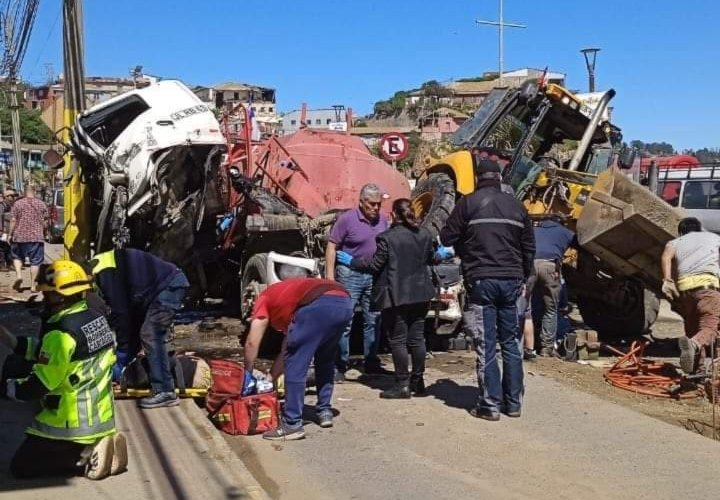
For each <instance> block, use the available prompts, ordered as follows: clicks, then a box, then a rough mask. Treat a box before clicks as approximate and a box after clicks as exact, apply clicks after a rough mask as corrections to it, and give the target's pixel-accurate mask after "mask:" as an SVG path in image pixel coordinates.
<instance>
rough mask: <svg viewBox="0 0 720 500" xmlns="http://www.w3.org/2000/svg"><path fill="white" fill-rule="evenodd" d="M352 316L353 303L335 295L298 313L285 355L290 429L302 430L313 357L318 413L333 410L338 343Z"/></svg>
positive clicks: (286, 415)
mask: <svg viewBox="0 0 720 500" xmlns="http://www.w3.org/2000/svg"><path fill="white" fill-rule="evenodd" d="M352 315H353V309H352V305H351V303H350V299H349V298H347V297H335V296H332V295H322V296H320V297H318V298H317V299H315V300H314V301H312V302H311V303H310V304H308V305H306V306H304V307H301V308H300V309H298V310H297V312H296V313H295V316H294V318H293V321H292V323H290V328H288V333H287V350H286V351H285V406H284V408H283V422H284V423H285V424H287V425H288V426H290V427H293V428H296V427H301V426H302V410H303V402H304V400H305V380H306V379H307V372H308V368H309V367H310V362H311V361H312V360H313V357H314V358H315V385H316V387H317V398H318V401H317V405H316V406H315V409H316V410H317V411H318V412H324V411H330V410H331V409H332V393H333V384H334V381H335V370H334V364H335V356H336V354H337V349H338V340H339V339H340V336H341V335H342V332H343V331H344V330H345V327H346V325H347V324H348V323H349V322H350V320H352Z"/></svg>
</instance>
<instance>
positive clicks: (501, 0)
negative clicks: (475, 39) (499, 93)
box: [475, 0, 527, 87]
mask: <svg viewBox="0 0 720 500" xmlns="http://www.w3.org/2000/svg"><path fill="white" fill-rule="evenodd" d="M503 3H504V0H498V20H497V21H483V20H481V19H476V20H475V22H476V23H477V24H485V25H489V26H497V29H498V79H499V86H500V87H502V86H503V71H504V68H503V65H504V63H505V61H504V57H505V54H504V52H505V41H504V30H505V28H523V29H524V28H527V26H526V25H524V24H518V23H506V22H505V17H504V14H503Z"/></svg>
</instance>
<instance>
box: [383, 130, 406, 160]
mask: <svg viewBox="0 0 720 500" xmlns="http://www.w3.org/2000/svg"><path fill="white" fill-rule="evenodd" d="M408 149H409V145H408V140H407V137H405V136H404V135H403V134H400V133H396V132H391V133H389V134H385V135H383V136H382V139H380V152H381V153H382V155H383V158H385V159H386V160H387V161H400V160H402V159H404V158H405V157H406V156H407V155H408Z"/></svg>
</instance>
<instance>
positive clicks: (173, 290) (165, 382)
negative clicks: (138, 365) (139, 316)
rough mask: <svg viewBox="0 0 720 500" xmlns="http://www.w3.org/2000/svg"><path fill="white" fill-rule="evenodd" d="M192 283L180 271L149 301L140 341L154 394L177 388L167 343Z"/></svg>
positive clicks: (141, 328)
mask: <svg viewBox="0 0 720 500" xmlns="http://www.w3.org/2000/svg"><path fill="white" fill-rule="evenodd" d="M189 286H190V284H189V283H188V280H187V278H186V277H185V275H184V274H183V273H182V272H178V273H177V274H176V275H175V277H174V278H173V279H172V281H170V283H168V285H167V286H166V287H165V288H164V289H163V290H162V291H161V292H160V293H159V294H158V295H157V297H155V299H153V301H152V302H151V303H150V305H149V306H148V309H147V312H146V313H145V321H144V322H143V324H142V327H140V340H141V342H142V346H143V349H144V350H145V356H146V358H147V360H148V365H149V367H150V373H149V374H148V375H149V378H150V386H151V387H152V390H153V393H158V392H171V391H174V390H175V381H174V380H173V376H172V372H171V371H170V359H169V358H168V352H167V345H166V344H167V341H168V331H169V330H170V327H171V326H172V323H173V319H174V318H175V313H176V312H177V311H178V310H180V307H181V306H182V301H183V299H184V298H185V293H186V292H187V289H188V287H189Z"/></svg>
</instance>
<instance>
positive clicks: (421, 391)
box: [410, 375, 427, 396]
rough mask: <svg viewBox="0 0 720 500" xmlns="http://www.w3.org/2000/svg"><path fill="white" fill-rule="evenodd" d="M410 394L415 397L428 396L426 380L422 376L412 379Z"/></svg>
mask: <svg viewBox="0 0 720 500" xmlns="http://www.w3.org/2000/svg"><path fill="white" fill-rule="evenodd" d="M410 392H411V393H412V395H413V396H427V392H426V391H425V380H424V379H423V377H422V375H420V376H415V377H410Z"/></svg>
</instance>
